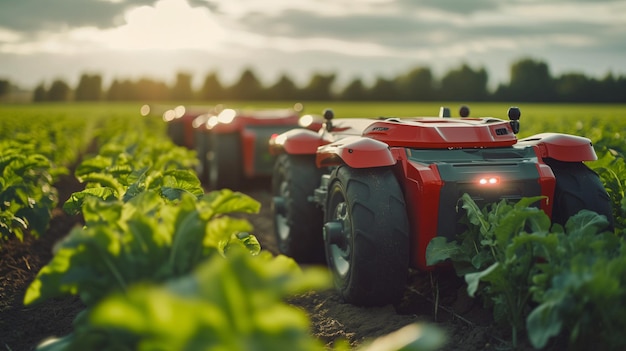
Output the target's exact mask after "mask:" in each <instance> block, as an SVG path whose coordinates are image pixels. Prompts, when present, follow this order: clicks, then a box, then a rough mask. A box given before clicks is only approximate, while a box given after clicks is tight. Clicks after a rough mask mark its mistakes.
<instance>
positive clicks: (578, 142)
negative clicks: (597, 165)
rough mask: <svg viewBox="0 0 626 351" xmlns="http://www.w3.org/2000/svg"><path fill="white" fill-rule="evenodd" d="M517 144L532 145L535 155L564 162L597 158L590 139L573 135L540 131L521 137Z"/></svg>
mask: <svg viewBox="0 0 626 351" xmlns="http://www.w3.org/2000/svg"><path fill="white" fill-rule="evenodd" d="M517 145H520V146H529V145H530V146H533V147H534V148H535V150H536V152H537V156H539V157H541V158H546V157H549V158H553V159H555V160H559V161H564V162H582V161H595V160H597V159H598V156H597V155H596V152H595V150H594V149H593V146H592V144H591V140H589V139H587V138H584V137H580V136H575V135H569V134H559V133H541V134H536V135H533V136H531V137H528V138H525V139H522V140H520V141H519V142H518V143H517Z"/></svg>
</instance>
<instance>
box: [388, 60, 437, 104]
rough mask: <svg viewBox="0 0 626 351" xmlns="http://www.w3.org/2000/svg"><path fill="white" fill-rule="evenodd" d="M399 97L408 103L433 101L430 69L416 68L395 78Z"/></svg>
mask: <svg viewBox="0 0 626 351" xmlns="http://www.w3.org/2000/svg"><path fill="white" fill-rule="evenodd" d="M397 88H398V91H399V93H400V96H401V98H402V99H404V100H409V101H432V100H434V99H435V90H436V89H435V79H434V78H433V74H432V72H431V70H430V68H427V67H416V68H413V69H412V70H411V71H409V72H408V73H407V74H405V75H404V76H400V77H398V78H397Z"/></svg>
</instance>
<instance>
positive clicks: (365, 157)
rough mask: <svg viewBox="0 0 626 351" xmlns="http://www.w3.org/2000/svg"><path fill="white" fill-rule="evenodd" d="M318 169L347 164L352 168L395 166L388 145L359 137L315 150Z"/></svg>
mask: <svg viewBox="0 0 626 351" xmlns="http://www.w3.org/2000/svg"><path fill="white" fill-rule="evenodd" d="M316 163H317V166H318V167H328V166H336V165H340V164H347V165H348V166H350V167H352V168H369V167H383V166H392V165H395V164H396V159H395V158H394V157H393V154H392V153H391V150H389V145H387V144H386V143H383V142H382V141H378V140H374V139H371V138H364V137H360V136H353V137H347V138H344V139H341V140H339V141H336V142H334V143H331V144H328V145H324V146H321V147H320V148H318V149H317V158H316Z"/></svg>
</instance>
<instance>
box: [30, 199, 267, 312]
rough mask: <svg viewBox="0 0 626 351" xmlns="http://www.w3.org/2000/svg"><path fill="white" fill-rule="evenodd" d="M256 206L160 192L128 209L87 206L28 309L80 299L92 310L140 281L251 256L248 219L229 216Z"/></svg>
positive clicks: (98, 203) (254, 245) (110, 204)
mask: <svg viewBox="0 0 626 351" xmlns="http://www.w3.org/2000/svg"><path fill="white" fill-rule="evenodd" d="M258 210H259V203H258V202H257V201H255V200H253V199H252V198H250V197H248V196H246V195H243V194H241V193H235V192H232V191H230V190H227V189H225V190H222V191H220V192H213V193H210V194H208V195H205V196H202V197H201V198H200V199H197V197H196V196H193V195H190V194H186V193H183V194H182V196H181V198H180V200H178V201H167V200H166V199H164V198H163V197H162V196H160V194H158V193H157V192H155V191H146V192H143V193H141V194H139V195H137V196H135V197H133V198H132V199H130V200H129V201H128V202H122V201H120V200H118V201H102V200H100V199H98V198H95V197H93V198H88V199H86V201H85V202H84V207H83V215H84V217H85V222H86V225H85V227H84V228H77V229H74V230H73V231H72V232H71V233H70V234H69V235H68V237H67V238H66V239H65V240H64V241H63V242H61V243H60V244H59V245H58V247H57V248H56V252H55V255H54V257H53V259H52V261H51V262H50V263H49V264H48V265H46V266H45V267H44V268H42V269H41V271H40V272H39V274H38V275H37V277H36V279H35V281H34V282H33V283H32V284H31V286H30V287H29V288H28V290H27V292H26V295H25V298H24V301H25V303H26V304H31V303H36V302H39V301H42V300H44V299H48V298H52V297H56V296H60V295H65V294H77V295H79V296H80V297H81V299H82V300H83V302H84V303H85V304H86V305H87V306H91V305H93V304H95V303H96V302H98V301H99V300H101V299H102V298H104V297H105V296H107V295H108V294H110V293H113V292H116V291H126V289H127V288H128V287H129V286H130V285H131V284H132V283H136V282H141V281H153V282H162V281H166V280H168V279H172V278H174V277H179V276H182V275H185V274H188V273H189V272H191V270H192V269H193V268H194V267H195V266H196V265H197V264H199V263H200V262H201V261H203V260H205V259H207V258H208V257H211V256H212V255H214V254H221V255H224V253H225V252H226V250H227V249H228V247H229V246H231V245H233V244H239V243H242V244H245V246H246V247H248V249H249V250H250V251H251V252H252V253H258V251H259V250H260V247H259V245H258V242H257V241H256V239H255V238H254V237H252V236H250V235H245V236H242V235H241V234H240V233H242V232H243V233H245V232H250V231H251V229H252V228H251V225H250V224H249V223H248V222H247V221H246V220H243V219H237V218H230V217H226V216H224V215H225V214H228V213H231V212H245V213H254V212H257V211H258Z"/></svg>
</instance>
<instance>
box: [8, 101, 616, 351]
mask: <svg viewBox="0 0 626 351" xmlns="http://www.w3.org/2000/svg"><path fill="white" fill-rule="evenodd" d="M89 116H90V117H89V118H87V117H85V116H81V117H73V118H67V117H66V116H64V115H63V114H60V115H54V116H41V115H35V116H21V117H20V118H5V117H3V118H0V137H1V138H0V199H1V200H2V201H0V230H1V232H0V233H1V235H2V240H14V239H18V240H21V239H22V238H23V236H24V235H27V234H29V235H33V236H38V235H43V234H44V233H45V230H46V228H47V226H48V222H49V220H50V218H51V216H52V211H53V209H54V208H55V206H57V202H58V198H57V192H56V189H55V188H54V184H55V182H56V181H58V179H59V177H61V176H63V175H67V174H69V173H70V172H71V173H73V174H74V175H75V176H76V177H77V178H78V179H79V180H80V181H81V182H82V183H83V184H84V185H85V189H84V190H82V191H80V192H77V193H74V194H73V195H72V196H71V197H70V199H69V200H68V201H67V202H65V203H64V204H62V205H63V209H64V210H65V211H66V212H68V213H70V214H81V215H82V217H83V218H84V222H85V225H84V227H82V228H76V229H74V230H72V231H71V233H69V234H68V236H67V237H66V238H65V239H64V240H63V241H62V242H61V243H59V244H58V245H57V247H56V251H55V255H54V257H53V259H52V261H51V262H50V263H49V264H48V265H47V266H45V267H44V268H43V269H42V270H41V271H40V273H39V275H38V276H37V278H36V280H35V281H34V282H33V284H32V285H31V286H30V287H29V289H28V291H27V293H26V296H25V303H26V304H28V305H31V304H37V303H38V302H41V301H44V300H48V299H51V298H54V297H58V296H64V295H77V296H79V297H80V299H81V300H82V302H83V303H84V305H85V307H86V308H85V310H84V311H83V312H82V313H81V314H80V315H79V316H78V317H77V318H76V320H75V328H74V332H73V333H72V334H70V335H67V336H65V337H61V338H58V339H55V340H53V341H51V342H48V343H46V344H45V345H41V346H40V349H42V350H79V349H80V350H83V349H98V350H107V349H111V350H124V349H128V350H143V349H163V350H170V349H172V350H178V349H215V350H222V349H223V350H249V349H259V350H266V349H267V350H270V349H272V350H273V349H298V350H321V349H323V345H321V344H320V342H319V341H318V340H315V339H314V338H313V337H312V336H310V334H309V331H308V330H309V329H308V328H309V321H308V319H307V316H306V315H305V314H304V313H303V312H302V311H300V310H297V309H295V308H293V307H291V306H289V305H287V304H285V303H284V302H283V301H284V299H285V297H287V296H290V295H293V294H295V293H298V292H302V291H305V290H308V289H322V288H327V287H329V277H328V276H327V273H326V272H325V271H321V270H317V269H301V268H299V267H298V266H297V265H296V264H295V263H294V262H293V261H292V260H290V259H288V258H286V257H283V256H277V257H276V256H272V255H270V254H269V253H267V252H265V251H263V249H262V248H261V247H260V245H259V243H258V241H257V240H256V238H255V237H254V235H253V234H251V233H253V232H254V228H252V227H251V225H250V224H249V223H248V222H247V221H246V220H243V219H241V218H240V217H238V216H237V214H238V213H255V212H257V211H258V210H259V204H258V203H257V202H256V201H255V200H253V199H251V198H250V197H248V196H246V195H244V194H241V193H236V192H231V191H229V190H221V191H216V192H211V193H205V192H204V190H203V188H202V186H201V184H200V182H199V180H198V178H197V177H196V175H195V174H194V173H193V172H192V171H191V170H193V169H194V163H195V162H196V161H195V159H196V158H195V155H193V154H192V153H191V152H190V151H188V150H185V149H183V148H179V147H175V146H174V145H173V144H172V143H171V142H170V141H169V140H167V139H166V138H165V137H164V135H165V133H164V128H163V125H162V122H161V121H160V120H159V119H146V118H140V117H139V115H138V113H137V115H135V116H129V115H124V114H120V115H116V114H113V115H106V116H92V115H89ZM562 121H563V120H558V119H553V120H542V121H540V120H534V121H533V122H530V121H529V122H525V123H524V125H523V127H522V130H523V133H524V134H533V133H538V132H542V131H547V130H549V131H558V132H565V133H570V134H577V135H584V136H586V137H589V138H590V139H592V140H593V141H594V147H595V149H596V151H597V153H598V155H599V157H600V159H599V160H598V161H595V162H591V163H589V166H590V167H591V168H593V169H594V170H595V171H596V172H598V174H599V175H600V178H601V179H602V181H603V183H604V185H605V187H606V189H607V191H608V193H609V196H610V197H611V201H612V205H613V214H614V219H615V223H614V228H609V227H608V222H607V221H606V219H605V218H603V217H601V216H598V215H596V214H594V213H590V212H582V213H580V214H578V215H577V216H575V217H572V218H571V219H570V221H569V222H568V223H567V224H566V225H565V226H558V225H555V226H551V223H550V220H549V218H548V217H547V216H546V215H545V214H544V213H543V212H541V211H539V210H537V209H536V208H534V207H530V206H529V204H531V203H533V202H534V201H536V199H525V200H523V201H521V202H519V203H517V204H508V203H504V202H503V203H498V204H492V205H490V206H488V207H486V208H478V207H476V205H475V204H474V203H473V202H472V200H471V199H470V198H469V197H464V198H463V199H461V202H460V204H461V205H462V206H463V208H465V210H466V211H467V213H468V218H467V221H468V227H469V228H470V229H469V230H468V231H467V232H466V233H464V234H463V235H462V236H460V237H459V238H458V239H457V240H456V241H454V242H446V241H445V240H444V239H436V240H434V241H433V243H432V244H431V245H430V246H429V253H428V255H429V262H430V263H437V262H442V261H444V260H451V261H452V262H453V265H454V267H455V269H456V271H457V273H458V274H459V275H461V276H464V277H465V280H466V281H467V283H468V286H467V289H468V293H469V295H470V296H477V297H480V298H481V299H482V300H483V301H484V302H485V304H486V305H487V306H489V307H490V308H492V309H493V312H494V317H495V319H496V321H499V322H501V323H503V324H506V325H509V326H510V328H511V331H512V332H511V335H512V336H511V338H512V344H513V345H516V344H518V340H519V339H520V338H526V337H528V338H529V340H530V342H531V344H532V345H533V346H535V347H537V348H542V347H545V346H546V345H550V343H552V342H554V340H555V339H556V338H559V337H560V338H565V339H566V343H567V344H568V345H570V347H571V348H574V349H575V348H580V349H588V348H590V347H593V346H595V347H602V348H606V349H615V350H618V349H624V348H626V340H624V338H623V337H622V336H621V332H622V331H623V330H624V329H626V317H625V316H626V313H624V312H625V311H626V305H625V304H626V245H625V244H624V240H625V236H626V235H625V228H626V197H625V196H624V195H625V184H624V182H625V180H626V164H625V163H624V154H625V152H626V143H625V141H624V135H623V131H624V130H626V129H625V128H624V125H625V123H624V122H623V121H621V120H620V119H619V118H611V119H609V118H607V117H605V116H592V117H591V118H587V119H582V118H581V119H577V120H570V123H567V124H565V125H563V123H562ZM1 242H2V241H0V243H1ZM0 249H1V248H0ZM413 327H415V326H413ZM420 327H421V328H429V327H428V326H420ZM424 330H427V332H425V333H424V332H423V333H421V334H420V333H415V334H413V335H416V337H415V338H413V339H410V340H407V341H406V342H405V344H410V345H412V346H411V347H414V348H412V349H419V350H428V349H435V348H436V347H437V346H438V345H440V344H441V339H442V338H441V332H439V331H438V330H436V329H435V330H430V329H423V330H422V331H424ZM420 336H421V337H420ZM403 346H405V345H401V346H398V345H396V346H389V347H388V348H387V349H389V350H392V349H400V347H403ZM367 347H368V345H365V346H363V348H364V349H366V348H367ZM377 347H379V346H377ZM335 348H336V349H348V346H347V345H345V344H337V345H336V346H335Z"/></svg>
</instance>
